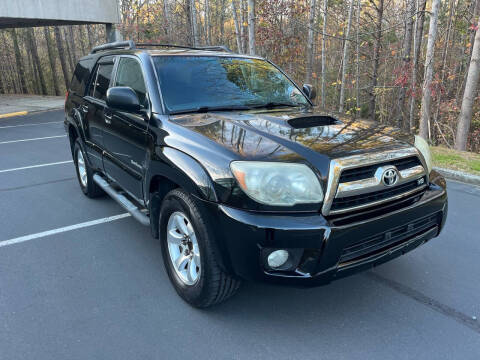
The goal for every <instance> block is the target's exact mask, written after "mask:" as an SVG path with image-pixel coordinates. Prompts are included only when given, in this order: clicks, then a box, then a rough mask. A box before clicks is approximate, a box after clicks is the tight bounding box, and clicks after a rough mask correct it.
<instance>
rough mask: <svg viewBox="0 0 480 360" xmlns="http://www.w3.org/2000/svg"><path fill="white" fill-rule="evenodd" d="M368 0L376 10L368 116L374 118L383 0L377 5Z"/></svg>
mask: <svg viewBox="0 0 480 360" xmlns="http://www.w3.org/2000/svg"><path fill="white" fill-rule="evenodd" d="M373 1H374V0H370V2H371V3H372V4H373V5H374V7H375V10H376V12H377V24H376V33H375V45H374V48H373V71H372V85H371V89H370V118H371V119H372V120H375V115H376V112H375V107H376V100H377V95H376V88H377V82H378V68H379V65H380V48H381V47H382V43H381V42H382V21H383V2H384V0H379V3H378V6H377V5H375V3H374V2H373Z"/></svg>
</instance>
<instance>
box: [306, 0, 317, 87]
mask: <svg viewBox="0 0 480 360" xmlns="http://www.w3.org/2000/svg"><path fill="white" fill-rule="evenodd" d="M314 26H315V0H310V12H309V15H308V38H307V73H306V74H305V82H306V83H307V84H311V82H312V71H313V58H314V54H313V40H314V37H315V34H314V32H313V30H314V29H313V27H314Z"/></svg>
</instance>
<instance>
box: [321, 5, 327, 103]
mask: <svg viewBox="0 0 480 360" xmlns="http://www.w3.org/2000/svg"><path fill="white" fill-rule="evenodd" d="M327 9H328V0H323V34H322V91H321V94H322V95H321V96H322V99H321V100H322V107H323V108H324V107H325V97H326V92H325V65H326V64H325V63H326V50H327V49H326V39H325V37H326V34H327Z"/></svg>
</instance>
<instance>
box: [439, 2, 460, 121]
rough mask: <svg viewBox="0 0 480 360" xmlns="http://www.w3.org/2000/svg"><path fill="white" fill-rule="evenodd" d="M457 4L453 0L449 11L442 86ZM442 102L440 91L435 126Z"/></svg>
mask: <svg viewBox="0 0 480 360" xmlns="http://www.w3.org/2000/svg"><path fill="white" fill-rule="evenodd" d="M457 4H458V3H457V2H456V0H452V1H451V2H450V4H449V5H450V11H449V14H448V24H447V34H446V36H445V41H444V45H443V52H442V68H441V70H440V84H442V85H443V84H444V81H445V68H446V66H447V54H448V48H449V42H450V32H451V29H452V23H453V15H454V13H455V10H456V7H457ZM441 102H442V92H441V91H440V92H439V93H438V95H437V103H436V106H435V115H434V117H433V122H434V124H437V120H438V115H439V113H440V104H441ZM437 126H438V125H437Z"/></svg>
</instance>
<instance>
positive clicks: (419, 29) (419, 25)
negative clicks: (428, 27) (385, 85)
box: [408, 0, 427, 131]
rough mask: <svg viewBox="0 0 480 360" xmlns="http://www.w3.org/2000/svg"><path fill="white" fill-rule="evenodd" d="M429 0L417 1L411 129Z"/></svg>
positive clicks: (413, 122) (411, 127)
mask: <svg viewBox="0 0 480 360" xmlns="http://www.w3.org/2000/svg"><path fill="white" fill-rule="evenodd" d="M426 4H427V0H419V2H418V3H417V17H416V18H415V38H414V39H413V42H414V47H413V66H412V86H411V87H412V96H411V97H410V114H409V116H408V118H409V121H408V122H409V128H410V129H409V130H410V131H412V130H413V128H414V127H415V107H416V99H415V94H416V91H417V83H418V81H417V76H418V63H419V59H420V49H421V47H422V41H423V24H424V23H425V6H426Z"/></svg>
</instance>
